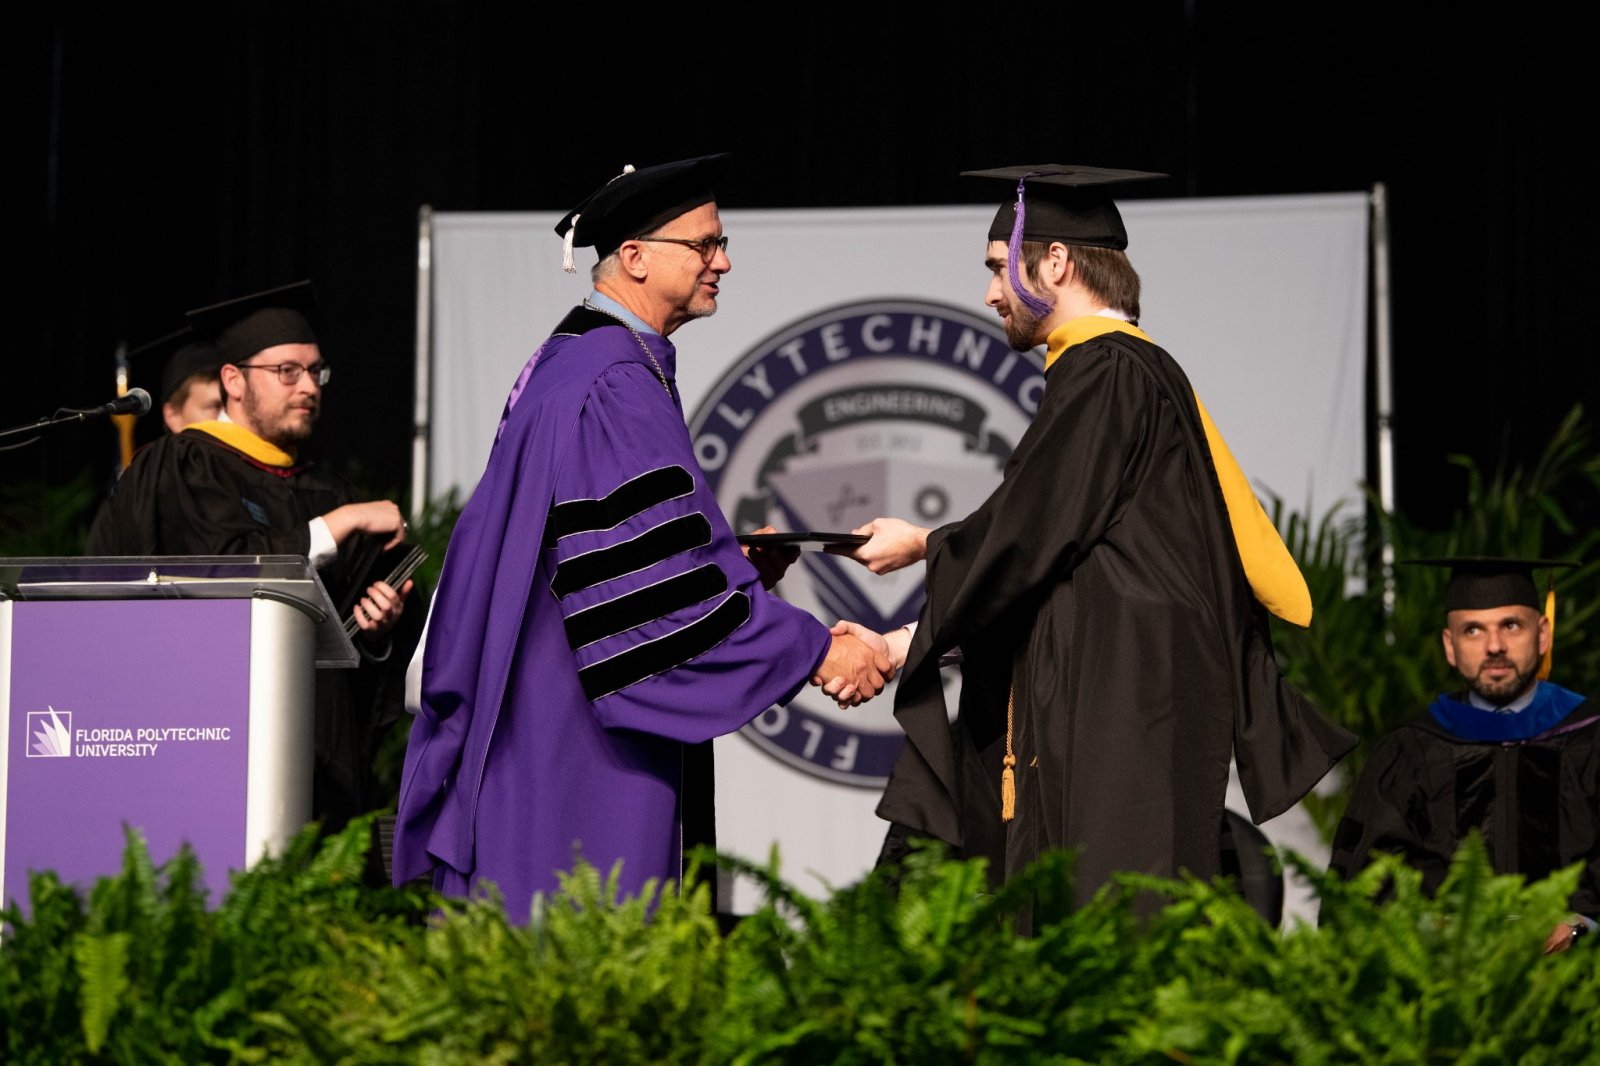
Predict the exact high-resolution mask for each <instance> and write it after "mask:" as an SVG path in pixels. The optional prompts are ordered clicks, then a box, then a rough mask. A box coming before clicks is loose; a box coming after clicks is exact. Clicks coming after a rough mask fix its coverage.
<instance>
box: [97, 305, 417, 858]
mask: <svg viewBox="0 0 1600 1066" xmlns="http://www.w3.org/2000/svg"><path fill="white" fill-rule="evenodd" d="M314 308H315V300H314V297H313V295H312V291H311V285H310V283H309V282H299V283H297V284H295V285H289V286H284V287H283V288H280V289H273V290H270V291H268V292H264V293H256V294H253V295H251V296H247V297H243V298H240V299H237V300H230V301H228V302H226V303H222V304H218V305H215V306H213V307H207V308H202V309H200V310H197V311H192V312H190V313H189V320H190V325H191V328H192V329H193V330H194V332H195V333H196V334H197V335H198V336H199V337H200V338H202V339H204V340H206V341H208V342H210V343H211V344H212V345H214V346H215V348H216V352H217V359H218V362H219V363H220V367H221V369H220V377H221V381H222V387H223V392H224V404H223V409H222V411H221V413H220V414H219V415H218V417H217V418H216V419H215V420H202V421H199V422H195V423H192V424H189V425H187V426H185V427H183V428H182V429H181V431H180V432H176V433H171V434H168V435H167V436H164V437H162V438H161V439H159V440H157V441H154V442H152V443H151V444H149V445H148V446H146V447H145V448H143V449H141V450H140V451H139V452H138V453H137V454H136V455H135V457H134V460H133V462H132V463H130V464H129V466H128V469H127V471H126V472H125V473H124V474H123V475H122V477H121V478H120V479H119V481H118V483H117V486H116V489H115V492H114V493H113V495H112V497H111V499H110V501H109V503H108V505H107V507H106V508H105V509H104V513H103V514H102V515H101V516H100V517H99V518H98V519H97V521H96V523H95V525H94V528H93V529H92V530H91V533H90V539H89V543H88V548H87V550H88V553H89V554H91V555H104V556H119V555H302V556H306V557H307V558H309V559H310V560H311V561H312V563H313V564H314V565H315V566H316V567H317V570H318V573H319V575H320V577H321V578H322V581H323V584H324V585H325V586H326V587H327V589H328V592H329V595H330V596H331V597H332V598H333V599H334V601H335V603H340V602H350V603H351V604H352V605H353V613H354V614H355V617H356V622H357V625H358V626H359V629H360V632H359V635H358V637H357V640H356V645H357V648H358V650H360V651H361V653H362V656H363V664H362V666H360V667H359V668H357V669H356V670H321V671H318V672H317V701H316V743H315V750H316V765H315V768H314V772H313V775H312V781H313V786H312V787H313V797H312V814H313V816H314V817H315V818H317V819H319V820H321V821H322V822H323V826H324V828H325V829H327V830H329V831H331V830H334V829H337V828H339V827H340V826H342V825H344V824H345V823H346V822H347V821H349V819H350V818H352V817H354V816H355V815H358V814H362V813H366V812H367V811H369V810H372V809H375V808H376V807H378V806H381V805H382V804H381V800H382V797H378V796H375V795H374V794H373V788H372V772H371V766H372V758H373V755H374V753H375V750H376V747H377V744H378V742H379V740H380V739H381V734H382V732H383V730H385V729H386V728H388V727H389V726H390V725H391V724H392V723H393V722H394V721H396V720H398V718H399V717H400V715H401V713H402V712H401V709H400V701H399V697H398V694H399V692H400V682H401V679H403V672H404V668H405V663H406V660H407V658H408V657H409V655H410V650H411V647H412V646H414V643H415V636H414V634H412V633H411V629H412V628H414V627H413V626H412V625H411V623H407V625H406V626H405V627H403V628H401V627H400V622H401V617H402V615H403V614H404V610H405V600H406V597H407V596H408V595H409V594H410V593H411V591H412V590H411V585H410V583H409V582H408V583H407V584H406V585H404V586H402V587H401V588H399V589H394V588H391V587H389V586H388V585H387V584H386V583H384V582H382V581H379V582H376V583H374V584H371V585H369V586H367V587H365V588H362V587H359V586H360V584H361V582H362V581H363V579H364V577H365V575H366V571H367V568H368V567H369V566H370V565H371V562H372V559H373V556H374V555H375V554H376V552H377V551H378V550H381V549H388V548H393V547H394V546H395V545H398V544H399V543H400V542H401V540H402V539H403V538H404V536H405V534H406V531H407V527H406V523H405V520H404V518H403V517H402V516H401V514H400V509H399V508H398V507H397V506H396V505H395V504H394V503H393V502H391V501H388V500H374V501H367V502H358V501H356V500H355V498H354V494H353V493H352V491H351V489H350V486H349V485H348V483H347V482H346V481H345V480H344V479H343V478H342V477H340V476H339V475H337V474H335V473H334V472H333V471H331V470H328V469H326V468H324V467H322V466H319V465H318V464H316V463H314V462H311V461H309V460H306V459H304V458H303V457H302V456H301V454H300V449H301V446H302V445H303V444H304V443H305V442H306V440H308V439H309V438H310V436H311V432H312V427H313V426H314V425H315V423H316V420H317V418H318V415H319V414H320V411H321V405H322V388H323V386H324V385H326V384H327V383H328V380H329V377H330V374H331V372H330V370H329V369H328V365H327V363H326V362H325V361H324V360H323V358H322V353H321V349H320V347H319V346H318V344H317V338H316V335H315V333H314V332H313V331H312V326H311V315H312V312H313V310H314ZM413 613H414V614H416V615H420V614H421V612H420V611H415V612H413ZM415 624H416V626H420V618H419V619H416V620H415ZM397 641H398V642H399V643H401V644H405V645H406V646H403V647H399V648H396V647H395V644H396V642H397ZM407 641H409V642H410V643H409V644H407ZM391 675H392V676H391Z"/></svg>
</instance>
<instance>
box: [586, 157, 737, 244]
mask: <svg viewBox="0 0 1600 1066" xmlns="http://www.w3.org/2000/svg"><path fill="white" fill-rule="evenodd" d="M732 158H733V156H732V155H731V154H729V153H727V152H721V153H718V154H716V155H702V156H696V157H694V158H693V159H680V160H677V161H676V162H672V163H660V164H657V165H656V166H651V167H640V168H638V169H635V168H634V167H632V166H628V167H625V168H623V171H622V173H621V174H618V175H617V176H616V177H614V178H612V179H611V180H610V181H608V182H606V183H605V184H604V185H602V186H600V188H598V189H596V190H595V191H594V192H592V193H590V194H589V195H588V196H586V197H584V200H583V202H582V203H580V204H579V205H578V206H577V207H574V208H573V209H572V210H571V211H568V212H567V214H566V217H564V218H562V220H561V221H560V222H558V223H556V233H557V234H558V235H559V236H561V237H565V238H566V244H567V248H568V250H569V252H570V250H571V249H572V248H574V247H576V248H588V247H590V246H593V247H594V250H595V251H596V252H597V253H598V254H599V256H600V258H602V259H604V258H605V257H606V256H608V255H610V254H611V253H612V252H614V251H616V250H617V246H618V245H620V244H621V243H622V242H623V241H626V240H631V239H632V238H634V237H640V236H643V235H644V234H646V233H649V232H650V231H651V230H653V229H656V228H658V227H660V226H662V225H665V224H666V223H668V222H670V221H672V220H673V219H675V218H677V217H678V216H679V215H681V214H683V213H684V212H686V211H693V210H694V209H695V208H697V207H699V206H700V205H701V204H708V203H710V202H711V201H712V200H715V199H716V194H715V193H714V192H713V191H712V186H714V185H715V184H716V183H717V181H718V180H719V179H720V178H721V177H722V175H723V174H724V173H725V172H726V171H727V169H728V162H729V160H731V159H732ZM568 262H569V263H570V255H569V256H568ZM568 269H571V268H570V266H569V267H568Z"/></svg>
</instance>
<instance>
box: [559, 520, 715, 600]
mask: <svg viewBox="0 0 1600 1066" xmlns="http://www.w3.org/2000/svg"><path fill="white" fill-rule="evenodd" d="M710 543H711V523H710V522H708V521H707V520H706V516H705V515H703V514H700V513H699V512H698V511H697V512H695V513H694V514H686V515H680V516H679V517H677V518H674V519H672V520H671V521H669V522H663V523H661V524H660V525H659V526H656V527H655V528H654V529H649V530H646V531H645V532H643V533H641V534H639V535H638V536H637V537H634V538H633V539H632V540H625V541H623V542H622V543H621V544H613V545H612V546H610V547H609V548H596V549H595V550H594V551H590V552H584V553H583V554H582V555H574V556H573V557H572V558H570V559H564V560H562V561H561V562H560V563H558V564H557V565H556V575H555V578H554V580H552V581H551V582H550V591H551V592H554V593H555V594H556V596H557V597H559V598H564V597H566V596H570V595H572V594H573V593H574V592H577V591H579V590H580V589H586V588H590V587H592V586H594V585H598V584H600V583H601V582H602V581H614V580H616V579H617V578H619V577H622V576H623V575H624V574H632V573H637V572H638V571H640V570H643V569H644V568H645V567H647V566H654V565H655V564H656V563H659V562H661V561H662V560H664V559H670V558H672V557H673V556H674V555H678V554H680V553H682V552H686V551H689V550H690V549H692V548H699V547H702V546H703V545H706V544H710Z"/></svg>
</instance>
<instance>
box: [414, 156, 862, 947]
mask: <svg viewBox="0 0 1600 1066" xmlns="http://www.w3.org/2000/svg"><path fill="white" fill-rule="evenodd" d="M727 163H728V157H727V155H725V154H718V155H711V156H701V157H697V158H693V159H684V160H676V161H673V162H669V163H662V164H658V165H655V166H650V167H643V168H637V169H636V168H634V167H632V166H629V167H626V168H625V169H624V170H623V172H622V173H621V174H618V175H616V176H614V177H613V178H612V179H611V180H610V181H608V182H607V183H606V184H605V185H603V186H601V187H600V188H599V189H597V190H595V191H594V192H593V193H592V194H591V195H590V196H588V197H586V198H585V199H584V200H583V201H582V202H581V203H580V204H579V205H578V206H577V207H576V208H574V209H573V210H572V211H570V212H568V214H567V216H566V217H565V218H563V219H562V220H561V222H560V223H558V224H557V226H556V233H557V235H559V236H561V237H562V238H563V244H564V255H563V265H564V266H565V268H566V269H568V270H570V271H574V272H575V271H576V270H577V267H576V264H575V263H574V253H573V249H574V248H593V249H594V251H595V256H596V260H595V264H594V266H593V267H592V268H591V270H590V279H591V281H592V282H593V283H594V287H593V290H592V291H591V292H590V293H589V295H588V296H587V297H586V298H585V299H584V300H583V302H582V304H580V305H579V306H577V307H574V308H573V309H572V310H571V311H570V312H569V313H568V314H567V315H566V316H565V317H564V318H563V319H562V320H561V322H560V323H559V324H557V325H556V327H555V329H554V331H553V332H552V333H551V335H550V336H549V337H548V338H547V339H546V340H545V341H544V343H543V344H541V345H540V346H539V347H538V348H537V349H536V350H535V351H534V353H533V355H532V356H531V357H530V358H529V360H528V362H527V363H526V364H525V365H524V367H523V369H522V371H521V373H520V374H519V375H518V377H517V379H516V381H515V382H514V383H513V384H512V387H511V392H510V396H509V398H508V399H507V401H506V404H505V407H504V408H503V410H502V415H501V421H500V424H499V426H498V427H497V428H496V431H495V436H494V444H493V446H492V449H491V451H490V455H489V460H488V464H487V466H486V468H485V471H484V474H483V476H482V477H481V478H480V479H479V480H478V483H477V487H476V488H475V489H474V490H473V493H472V498H471V499H470V500H469V501H468V503H467V506H466V508H465V509H464V510H463V512H462V514H461V518H460V520H459V521H458V522H457V523H456V526H455V529H454V530H453V532H452V534H451V538H450V548H449V553H448V555H447V557H446V560H445V564H444V569H443V572H442V573H441V575H440V579H439V587H438V590H437V592H436V593H435V595H434V597H433V599H432V601H431V606H430V611H431V612H432V613H431V616H430V619H429V621H428V625H427V634H428V635H427V637H426V638H425V640H424V641H423V650H422V652H421V655H420V661H419V662H418V669H417V670H416V671H414V673H416V674H417V675H418V682H417V685H416V690H415V706H416V714H417V718H416V721H415V723H414V724H413V726H412V729H411V733H410V735H409V738H408V743H407V749H406V764H405V771H404V774H403V776H402V779H401V788H400V803H399V808H398V813H397V823H396V828H395V839H394V873H395V878H396V880H397V881H402V882H403V881H408V880H411V879H413V878H418V877H425V876H426V877H431V878H432V879H433V882H434V885H435V887H437V888H439V889H440V890H441V891H443V892H445V893H447V894H450V895H457V896H467V895H472V894H475V893H478V892H480V891H482V890H484V888H485V887H486V886H488V885H493V886H494V887H495V888H496V889H497V890H498V891H499V893H500V898H501V901H502V902H503V904H504V906H505V908H506V911H507V913H508V915H509V916H510V917H511V918H512V919H513V920H514V921H517V922H524V921H526V920H527V917H528V914H529V913H530V911H529V908H530V906H531V905H532V900H533V899H534V896H535V894H536V893H548V892H553V891H555V890H556V889H557V888H558V887H559V874H560V873H561V872H562V871H565V870H568V869H571V867H572V865H573V862H574V858H575V857H576V856H579V855H581V857H582V858H584V859H585V860H587V861H588V862H590V863H592V864H593V865H594V866H596V867H597V868H599V869H601V870H611V869H613V868H616V869H617V870H618V872H617V874H616V876H617V885H618V888H619V890H620V891H621V892H622V893H623V894H625V895H634V894H637V893H640V892H642V891H644V890H645V888H646V886H648V885H652V884H654V885H657V886H666V885H671V884H674V883H676V882H678V881H679V880H680V879H681V878H682V877H683V876H684V875H685V874H686V872H687V871H686V869H685V867H684V859H685V856H686V855H687V854H689V852H690V850H691V848H692V846H693V845H694V844H696V843H706V844H710V843H714V842H715V833H714V804H713V795H712V793H713V782H714V774H713V772H712V770H713V767H712V765H711V756H712V750H711V749H712V741H713V740H714V739H715V738H716V737H720V736H726V735H728V734H731V733H734V732H737V731H738V730H739V729H740V728H742V727H743V726H744V725H745V724H746V723H748V722H749V721H750V720H751V719H753V718H755V717H756V716H757V715H758V714H760V713H762V712H763V711H765V710H766V709H767V708H768V707H771V706H773V705H774V704H784V703H787V702H789V701H790V700H791V699H793V698H794V696H795V695H796V693H798V692H799V690H800V689H802V688H804V687H805V685H806V684H807V683H808V682H810V681H812V680H813V679H814V678H816V676H817V675H818V673H819V671H820V672H822V673H825V674H826V676H828V677H830V678H832V677H837V676H843V675H848V676H850V677H851V678H854V679H857V680H858V681H859V682H860V684H859V685H858V687H857V689H856V691H858V692H860V693H862V694H863V695H864V697H871V696H873V695H876V694H877V693H878V692H881V691H882V689H883V686H884V683H885V681H886V680H887V677H888V676H889V675H888V673H887V671H888V665H889V664H888V661H887V659H884V658H882V657H881V656H880V655H879V653H878V652H877V651H876V650H875V649H874V648H872V647H870V646H869V645H868V644H866V643H864V642H863V641H862V639H861V638H860V637H859V636H857V635H854V634H844V633H830V631H829V629H828V627H827V626H826V625H824V624H823V623H822V622H820V621H818V620H817V619H816V618H813V617H811V616H810V615H809V614H808V613H807V612H805V611H803V610H801V609H800V608H797V607H795V606H793V605H792V604H789V603H786V602H784V601H783V600H781V599H780V598H779V597H777V596H774V595H771V594H770V589H771V588H772V585H773V583H774V582H775V581H776V580H777V579H778V577H779V576H780V575H781V574H782V572H783V569H784V568H785V567H786V566H787V565H788V562H790V561H792V559H788V560H784V559H773V558H764V557H763V556H762V554H761V552H760V551H759V550H758V549H755V548H751V549H750V550H749V552H748V553H746V552H744V551H741V547H740V545H739V543H738V541H737V538H736V536H735V534H734V531H733V530H732V528H731V527H730V526H729V524H728V521H727V519H726V518H725V516H724V515H723V514H722V512H721V509H720V507H719V506H718V503H717V499H716V496H715V494H714V493H712V491H711V489H710V487H709V485H708V483H707V481H706V478H705V474H704V472H703V471H702V470H701V468H700V464H699V461H698V459H697V458H696V455H695V450H694V445H693V441H692V440H691V439H690V436H689V430H688V426H687V425H685V424H684V417H683V407H682V401H681V399H680V397H679V394H678V386H677V366H678V360H679V359H680V358H681V356H680V354H679V351H678V348H677V346H676V343H675V342H676V337H675V333H676V331H677V329H678V328H679V327H681V326H683V325H684V324H685V323H687V322H690V321H693V320H694V319H697V318H704V317H706V316H708V315H711V314H712V313H714V312H715V311H716V309H717V299H718V297H719V295H720V292H721V281H722V277H723V275H724V274H726V273H727V272H728V271H729V270H731V269H732V264H731V263H730V262H729V259H728V256H727V254H726V253H727V247H728V241H727V238H726V237H725V236H723V234H722V220H721V217H720V215H719V213H718V207H717V200H716V196H715V191H714V190H715V186H716V185H717V184H718V183H719V182H720V180H721V178H722V175H723V174H724V172H725V169H726V166H727ZM669 337H670V338H671V339H669ZM617 863H620V864H621V865H620V867H616V866H615V864H617Z"/></svg>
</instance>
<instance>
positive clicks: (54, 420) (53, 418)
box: [0, 407, 111, 444]
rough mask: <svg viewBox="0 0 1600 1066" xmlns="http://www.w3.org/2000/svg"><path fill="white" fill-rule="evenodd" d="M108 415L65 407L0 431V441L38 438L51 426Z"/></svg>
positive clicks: (91, 410)
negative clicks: (22, 437)
mask: <svg viewBox="0 0 1600 1066" xmlns="http://www.w3.org/2000/svg"><path fill="white" fill-rule="evenodd" d="M110 413H111V412H109V411H106V410H104V409H96V408H92V407H91V408H85V409H84V410H81V411H76V410H73V409H71V408H67V407H61V408H57V409H56V413H55V414H53V415H47V416H45V417H44V418H41V419H39V420H38V421H37V422H24V423H22V424H20V425H15V426H12V427H10V428H9V429H0V441H3V440H8V439H10V438H12V437H20V436H22V435H23V434H31V435H33V436H38V435H39V433H41V432H42V431H44V430H46V429H49V428H50V427H51V426H59V425H62V424H63V423H66V422H87V421H88V420H89V419H91V418H99V417H101V416H102V415H108V414H110ZM22 443H24V444H28V443H31V441H23V442H22Z"/></svg>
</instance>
